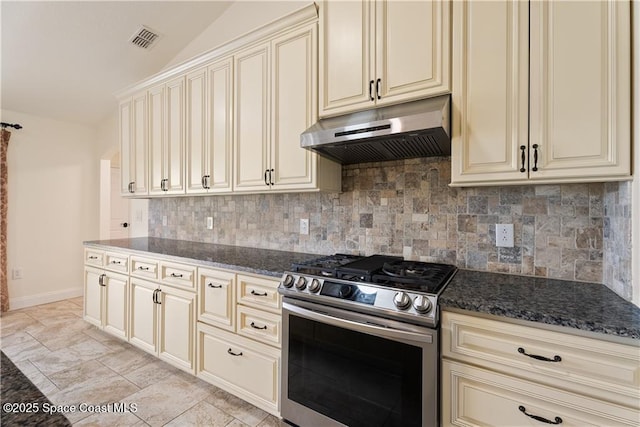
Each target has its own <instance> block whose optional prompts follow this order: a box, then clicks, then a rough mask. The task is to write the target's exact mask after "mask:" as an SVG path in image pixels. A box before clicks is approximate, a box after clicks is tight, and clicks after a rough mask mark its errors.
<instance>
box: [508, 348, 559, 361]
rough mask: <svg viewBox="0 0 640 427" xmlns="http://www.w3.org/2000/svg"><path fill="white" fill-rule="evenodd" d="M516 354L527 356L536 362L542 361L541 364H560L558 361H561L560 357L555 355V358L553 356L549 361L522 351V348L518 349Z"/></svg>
mask: <svg viewBox="0 0 640 427" xmlns="http://www.w3.org/2000/svg"><path fill="white" fill-rule="evenodd" d="M518 353H520V354H524V355H525V356H529V357H531V358H533V359H536V360H542V361H543V362H560V361H562V357H560V356H558V355H557V354H556V355H555V356H553V359H549V358H548V357H544V356H538V355H537V354H529V353H527V352H526V351H524V348H522V347H518Z"/></svg>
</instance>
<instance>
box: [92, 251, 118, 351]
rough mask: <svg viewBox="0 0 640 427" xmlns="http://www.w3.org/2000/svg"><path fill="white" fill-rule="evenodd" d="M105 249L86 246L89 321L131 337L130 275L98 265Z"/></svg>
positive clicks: (114, 333) (109, 330)
mask: <svg viewBox="0 0 640 427" xmlns="http://www.w3.org/2000/svg"><path fill="white" fill-rule="evenodd" d="M105 258H106V255H105V253H104V252H101V251H91V250H85V262H90V263H91V264H88V265H85V268H84V310H83V317H84V320H86V321H87V322H89V323H92V324H94V325H95V326H97V327H99V328H101V329H103V330H104V331H105V332H109V333H110V334H113V335H115V336H117V337H119V338H122V339H125V340H126V339H127V337H128V327H127V325H128V308H129V277H128V276H127V275H124V274H120V273H115V272H113V271H109V270H106V269H104V268H98V267H96V266H95V265H96V264H97V263H98V262H100V260H103V259H105Z"/></svg>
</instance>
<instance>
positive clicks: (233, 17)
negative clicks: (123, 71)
mask: <svg viewBox="0 0 640 427" xmlns="http://www.w3.org/2000/svg"><path fill="white" fill-rule="evenodd" d="M311 3H313V1H311V0H288V1H271V0H261V1H238V2H236V3H234V4H232V5H231V6H229V8H228V9H227V10H226V11H225V12H224V13H223V14H222V15H221V16H220V18H218V19H216V20H215V21H214V22H213V23H212V24H211V25H209V27H207V28H206V29H205V30H204V31H203V32H202V33H201V34H200V35H199V36H198V37H196V38H195V39H193V41H192V42H191V43H189V44H188V45H187V46H186V47H185V48H184V49H183V50H182V51H181V52H180V53H179V54H178V55H176V57H175V58H173V60H171V61H170V62H169V63H168V64H167V67H166V68H170V67H172V66H174V65H177V64H179V63H181V62H184V61H186V60H188V59H191V58H193V57H194V56H196V55H200V54H202V53H204V52H207V51H209V50H211V49H213V48H215V47H217V46H220V45H221V44H223V43H226V42H228V41H230V40H233V39H235V38H237V37H240V36H242V35H244V34H246V33H248V32H250V31H253V30H255V29H257V28H259V27H262V26H264V25H266V24H268V23H270V22H273V21H275V20H276V19H279V18H282V17H283V16H285V15H288V14H290V13H292V12H294V11H296V10H298V9H301V8H303V7H304V6H307V5H309V4H311Z"/></svg>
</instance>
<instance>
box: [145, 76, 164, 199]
mask: <svg viewBox="0 0 640 427" xmlns="http://www.w3.org/2000/svg"><path fill="white" fill-rule="evenodd" d="M164 97H165V87H164V85H158V86H155V87H153V88H151V89H149V91H148V98H149V114H148V117H149V194H156V195H159V194H162V193H164V191H162V180H163V179H164V170H165V166H164V154H163V151H164V127H163V123H164Z"/></svg>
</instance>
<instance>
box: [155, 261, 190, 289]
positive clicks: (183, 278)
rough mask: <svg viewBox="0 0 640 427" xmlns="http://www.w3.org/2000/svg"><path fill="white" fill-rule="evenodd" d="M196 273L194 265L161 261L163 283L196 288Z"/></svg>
mask: <svg viewBox="0 0 640 427" xmlns="http://www.w3.org/2000/svg"><path fill="white" fill-rule="evenodd" d="M195 275H196V267H195V266H193V265H186V264H177V263H173V262H166V261H160V280H161V281H162V282H163V283H166V284H169V285H175V286H179V287H182V288H188V289H194V288H195V286H194V278H195Z"/></svg>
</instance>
